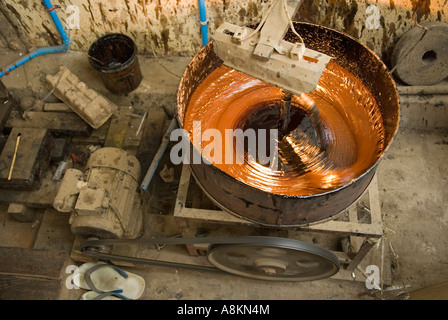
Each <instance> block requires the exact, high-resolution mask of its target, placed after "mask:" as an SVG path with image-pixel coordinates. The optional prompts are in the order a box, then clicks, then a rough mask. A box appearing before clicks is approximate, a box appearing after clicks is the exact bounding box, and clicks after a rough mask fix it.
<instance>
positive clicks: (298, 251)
mask: <svg viewBox="0 0 448 320" xmlns="http://www.w3.org/2000/svg"><path fill="white" fill-rule="evenodd" d="M207 258H208V261H209V262H210V263H211V264H212V265H214V266H215V267H216V268H218V269H220V270H223V271H226V272H229V273H231V274H235V275H239V276H243V277H247V278H253V279H258V280H274V281H313V280H319V279H324V278H328V277H331V276H333V275H334V274H336V273H337V272H338V271H339V268H340V266H339V261H338V259H337V258H336V256H335V255H334V254H332V253H331V252H329V251H327V250H325V249H322V248H320V247H316V246H313V245H310V244H308V243H305V242H300V241H296V240H291V239H283V238H267V240H266V241H260V242H259V243H246V244H213V245H211V246H210V247H209V250H208V254H207Z"/></svg>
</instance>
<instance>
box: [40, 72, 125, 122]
mask: <svg viewBox="0 0 448 320" xmlns="http://www.w3.org/2000/svg"><path fill="white" fill-rule="evenodd" d="M46 80H47V86H48V88H49V89H52V88H55V90H54V95H55V96H56V97H58V98H59V99H60V100H61V101H63V102H64V103H65V104H67V105H68V106H70V107H71V108H72V109H73V111H74V112H76V113H77V114H78V115H79V116H80V117H81V118H82V119H84V121H85V122H87V123H88V124H89V125H90V126H92V127H93V128H95V129H98V128H99V127H101V126H102V125H103V124H104V123H105V122H106V121H107V120H108V119H109V118H110V117H111V116H112V114H114V113H116V112H117V106H116V105H115V104H114V103H112V102H111V101H109V100H108V99H106V98H105V97H103V96H102V95H100V94H99V93H98V92H96V91H95V90H93V89H91V88H89V87H87V85H86V84H85V83H84V82H82V81H81V80H80V79H79V78H78V76H76V75H75V74H73V73H72V72H71V71H70V70H69V69H67V68H66V67H65V66H61V67H60V71H59V72H58V73H57V74H55V75H53V76H52V75H47V76H46Z"/></svg>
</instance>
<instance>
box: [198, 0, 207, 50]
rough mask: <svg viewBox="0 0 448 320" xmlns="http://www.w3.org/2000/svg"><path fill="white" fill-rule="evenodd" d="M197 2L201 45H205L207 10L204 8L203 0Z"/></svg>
mask: <svg viewBox="0 0 448 320" xmlns="http://www.w3.org/2000/svg"><path fill="white" fill-rule="evenodd" d="M198 2H199V17H200V19H201V33H202V45H203V46H205V45H206V44H207V43H208V27H207V12H206V10H205V1H204V0H198Z"/></svg>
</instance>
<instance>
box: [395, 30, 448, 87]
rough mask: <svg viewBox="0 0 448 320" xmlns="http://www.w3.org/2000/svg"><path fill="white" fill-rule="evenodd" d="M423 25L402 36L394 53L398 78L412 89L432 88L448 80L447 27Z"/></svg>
mask: <svg viewBox="0 0 448 320" xmlns="http://www.w3.org/2000/svg"><path fill="white" fill-rule="evenodd" d="M421 26H422V27H423V28H422V27H414V28H413V29H411V30H409V31H408V32H406V33H405V34H403V35H402V36H401V37H400V40H398V42H397V44H396V45H395V47H394V50H393V53H392V65H393V66H395V75H396V76H397V77H398V78H400V80H402V81H403V82H405V83H406V84H408V85H412V86H430V85H434V84H436V83H439V82H440V81H442V80H444V79H445V78H447V77H448V24H446V23H443V22H438V21H432V22H426V23H422V24H421Z"/></svg>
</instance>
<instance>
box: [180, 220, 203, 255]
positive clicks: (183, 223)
mask: <svg viewBox="0 0 448 320" xmlns="http://www.w3.org/2000/svg"><path fill="white" fill-rule="evenodd" d="M175 220H176V223H177V225H178V226H179V229H180V234H181V236H182V238H191V237H194V236H195V232H193V231H192V230H190V228H189V227H188V222H187V220H185V219H182V218H176V219H175ZM185 246H186V247H187V250H188V253H189V254H190V256H194V257H197V256H198V251H197V250H196V247H195V245H194V244H186V245H185Z"/></svg>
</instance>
